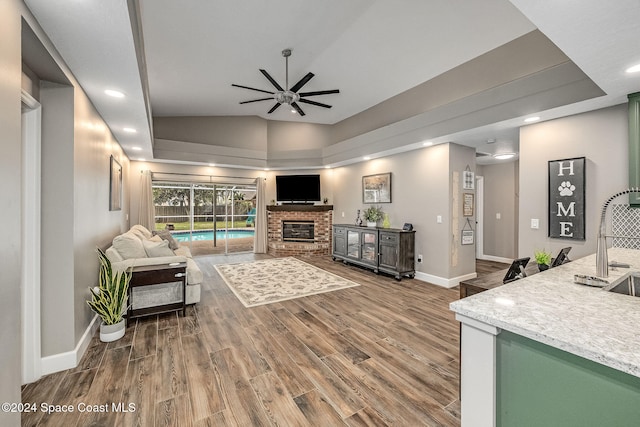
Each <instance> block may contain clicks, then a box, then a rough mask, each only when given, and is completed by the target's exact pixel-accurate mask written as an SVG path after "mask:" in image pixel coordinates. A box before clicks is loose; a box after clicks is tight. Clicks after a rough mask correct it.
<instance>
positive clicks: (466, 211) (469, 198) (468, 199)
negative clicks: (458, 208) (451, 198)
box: [462, 193, 474, 216]
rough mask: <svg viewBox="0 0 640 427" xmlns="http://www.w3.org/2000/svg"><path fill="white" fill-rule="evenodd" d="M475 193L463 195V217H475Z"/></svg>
mask: <svg viewBox="0 0 640 427" xmlns="http://www.w3.org/2000/svg"><path fill="white" fill-rule="evenodd" d="M473 199H474V194H473V193H463V194H462V216H473Z"/></svg>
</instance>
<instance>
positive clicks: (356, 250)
mask: <svg viewBox="0 0 640 427" xmlns="http://www.w3.org/2000/svg"><path fill="white" fill-rule="evenodd" d="M347 255H348V256H350V257H353V258H360V233H359V232H357V231H351V230H348V231H347Z"/></svg>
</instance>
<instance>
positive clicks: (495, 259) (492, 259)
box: [478, 255, 513, 264]
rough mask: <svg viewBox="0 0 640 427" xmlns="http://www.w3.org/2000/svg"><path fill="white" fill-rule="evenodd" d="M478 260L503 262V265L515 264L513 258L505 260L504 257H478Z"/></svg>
mask: <svg viewBox="0 0 640 427" xmlns="http://www.w3.org/2000/svg"><path fill="white" fill-rule="evenodd" d="M478 259H481V260H484V261H495V262H501V263H503V264H511V263H512V262H513V259H512V258H503V257H499V256H493V255H482V256H481V257H478Z"/></svg>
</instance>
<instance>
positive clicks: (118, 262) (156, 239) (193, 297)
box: [105, 225, 203, 309]
mask: <svg viewBox="0 0 640 427" xmlns="http://www.w3.org/2000/svg"><path fill="white" fill-rule="evenodd" d="M154 234H155V233H152V232H151V231H149V230H147V229H146V228H145V227H143V226H142V225H134V226H133V227H131V229H130V230H129V231H127V232H126V233H123V234H120V235H118V236H116V237H114V239H113V242H112V245H111V246H110V247H109V248H108V249H107V250H106V251H105V253H106V255H107V258H109V261H111V265H112V267H113V269H114V270H115V271H124V270H127V269H128V268H129V267H137V266H143V265H145V266H146V265H163V264H164V265H166V264H170V263H173V262H186V263H187V288H186V303H187V304H195V303H197V302H200V286H201V284H202V280H203V275H202V272H201V271H200V268H198V265H197V264H196V263H195V261H194V260H193V258H192V256H191V251H190V250H189V248H188V247H186V246H178V244H177V243H176V242H175V240H173V238H171V236H170V234H169V232H168V231H166V232H165V231H162V232H159V233H158V234H157V235H154ZM133 292H134V293H133V297H132V299H133V303H132V308H134V309H139V308H145V307H150V306H154V305H160V304H169V303H172V302H178V301H181V300H182V293H181V292H182V289H181V287H180V286H179V285H177V284H175V283H174V284H171V283H163V284H158V285H151V286H144V287H141V288H135V289H134V290H133Z"/></svg>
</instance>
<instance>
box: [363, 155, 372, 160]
mask: <svg viewBox="0 0 640 427" xmlns="http://www.w3.org/2000/svg"><path fill="white" fill-rule="evenodd" d="M362 160H371V157H369V156H364V157H363V158H362Z"/></svg>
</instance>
